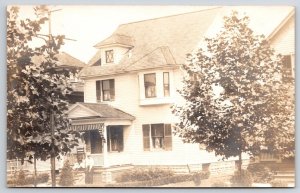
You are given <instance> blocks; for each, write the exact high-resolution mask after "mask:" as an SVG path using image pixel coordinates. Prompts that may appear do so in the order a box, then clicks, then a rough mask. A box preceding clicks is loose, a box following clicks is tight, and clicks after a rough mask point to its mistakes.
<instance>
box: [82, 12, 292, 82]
mask: <svg viewBox="0 0 300 193" xmlns="http://www.w3.org/2000/svg"><path fill="white" fill-rule="evenodd" d="M232 10H237V11H238V12H240V13H242V14H243V13H246V15H248V16H249V17H250V23H249V26H250V28H251V29H253V31H254V32H256V34H264V35H265V36H266V37H268V36H270V35H271V34H272V32H273V31H274V30H275V29H276V28H277V27H278V26H279V25H280V24H281V23H282V22H283V21H284V20H285V18H286V17H288V15H289V14H290V13H291V12H292V11H293V10H294V8H293V7H291V6H259V7H257V6H246V7H242V6H237V7H214V8H211V9H206V10H201V11H197V12H191V13H184V14H178V15H172V16H167V17H161V18H155V19H149V20H145V21H139V22H133V23H127V24H122V25H120V26H119V27H118V28H117V30H116V31H115V32H114V33H113V34H112V36H110V37H109V38H107V39H106V40H104V41H102V42H100V43H99V44H97V45H104V43H105V42H109V41H111V42H113V41H112V40H111V39H112V37H117V36H118V34H122V35H126V36H128V37H131V39H132V43H133V48H132V49H131V57H127V56H124V57H123V58H122V60H121V61H120V63H119V64H116V65H111V66H92V65H93V64H94V63H95V62H96V61H98V60H99V58H100V57H101V50H99V51H98V52H97V53H96V54H95V55H94V57H93V58H92V59H91V60H90V61H89V63H88V67H85V68H84V69H83V70H82V71H81V74H80V76H81V77H82V78H84V77H93V76H103V75H112V74H118V73H126V72H130V71H133V70H144V69H150V68H158V67H164V66H168V67H172V66H173V67H176V66H178V65H176V64H183V63H184V62H185V59H186V54H187V53H191V52H192V51H194V50H195V49H197V48H198V47H199V46H200V45H201V44H202V43H201V42H203V40H204V37H211V36H214V35H215V34H216V33H218V32H219V31H220V29H221V27H222V26H223V17H224V16H226V15H229V14H230V12H231V11H232ZM97 45H96V46H97Z"/></svg>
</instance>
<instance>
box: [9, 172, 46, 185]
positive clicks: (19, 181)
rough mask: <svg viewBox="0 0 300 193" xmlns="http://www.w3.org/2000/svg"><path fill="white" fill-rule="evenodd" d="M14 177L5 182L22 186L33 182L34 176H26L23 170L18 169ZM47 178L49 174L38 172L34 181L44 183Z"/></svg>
mask: <svg viewBox="0 0 300 193" xmlns="http://www.w3.org/2000/svg"><path fill="white" fill-rule="evenodd" d="M16 175H17V178H16V179H10V180H8V181H7V184H9V185H16V186H24V185H28V184H34V176H30V177H26V173H25V171H23V170H20V171H19V172H18V174H16ZM48 180H49V174H48V173H42V174H38V175H37V177H36V183H37V184H39V183H45V182H48Z"/></svg>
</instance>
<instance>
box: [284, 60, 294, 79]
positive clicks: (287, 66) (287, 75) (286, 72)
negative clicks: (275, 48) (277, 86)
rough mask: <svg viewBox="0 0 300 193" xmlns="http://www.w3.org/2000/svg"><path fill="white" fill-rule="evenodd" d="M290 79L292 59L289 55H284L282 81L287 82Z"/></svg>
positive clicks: (291, 75)
mask: <svg viewBox="0 0 300 193" xmlns="http://www.w3.org/2000/svg"><path fill="white" fill-rule="evenodd" d="M292 77H293V71H292V58H291V56H290V55H285V56H283V58H282V81H283V82H288V81H290V80H291V78H292Z"/></svg>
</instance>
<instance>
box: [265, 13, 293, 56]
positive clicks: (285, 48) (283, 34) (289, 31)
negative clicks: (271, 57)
mask: <svg viewBox="0 0 300 193" xmlns="http://www.w3.org/2000/svg"><path fill="white" fill-rule="evenodd" d="M270 43H271V46H272V47H273V48H274V49H275V51H276V52H277V53H280V54H282V55H288V54H294V53H295V18H294V17H292V18H290V19H289V20H288V22H287V23H286V24H285V25H284V26H283V27H282V28H281V29H280V30H279V31H278V32H277V34H275V36H274V37H273V38H272V39H270Z"/></svg>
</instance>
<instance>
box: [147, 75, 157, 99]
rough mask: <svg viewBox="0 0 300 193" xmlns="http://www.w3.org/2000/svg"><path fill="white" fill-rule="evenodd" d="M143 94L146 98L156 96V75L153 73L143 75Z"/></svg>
mask: <svg viewBox="0 0 300 193" xmlns="http://www.w3.org/2000/svg"><path fill="white" fill-rule="evenodd" d="M144 83H145V96H146V98H153V97H156V88H155V87H156V77H155V73H151V74H145V75H144Z"/></svg>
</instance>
